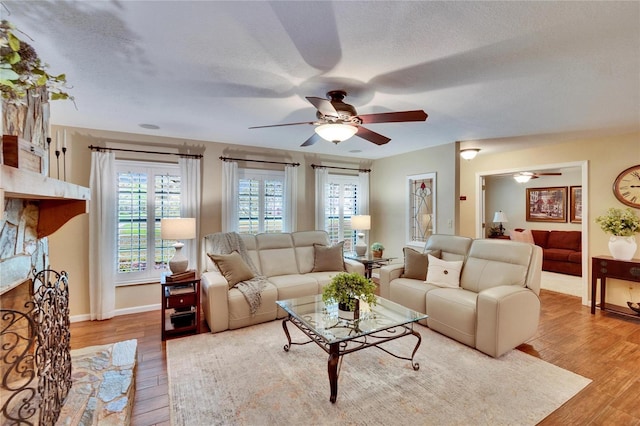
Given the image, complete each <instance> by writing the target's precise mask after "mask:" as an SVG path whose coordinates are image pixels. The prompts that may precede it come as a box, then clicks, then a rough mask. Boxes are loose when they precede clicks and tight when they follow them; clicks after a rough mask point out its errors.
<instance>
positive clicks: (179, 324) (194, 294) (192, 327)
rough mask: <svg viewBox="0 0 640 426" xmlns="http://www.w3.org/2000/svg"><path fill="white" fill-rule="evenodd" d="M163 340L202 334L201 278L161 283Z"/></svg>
mask: <svg viewBox="0 0 640 426" xmlns="http://www.w3.org/2000/svg"><path fill="white" fill-rule="evenodd" d="M161 286H162V310H161V311H162V340H166V339H167V337H170V336H178V335H185V334H189V333H195V334H197V333H200V278H193V279H187V280H184V281H173V282H167V283H161Z"/></svg>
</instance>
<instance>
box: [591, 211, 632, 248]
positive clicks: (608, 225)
mask: <svg viewBox="0 0 640 426" xmlns="http://www.w3.org/2000/svg"><path fill="white" fill-rule="evenodd" d="M596 223H597V224H598V225H600V228H601V229H602V230H603V231H604V232H605V233H607V234H610V235H611V237H610V238H609V251H610V252H611V256H613V257H614V258H615V259H619V260H631V259H632V258H633V255H634V254H635V252H636V250H637V248H638V245H637V243H636V239H635V235H636V234H637V233H638V232H640V218H638V216H636V215H635V213H634V212H633V211H632V210H631V209H630V208H626V209H616V208H610V209H609V210H607V213H606V214H604V215H602V216H598V217H596Z"/></svg>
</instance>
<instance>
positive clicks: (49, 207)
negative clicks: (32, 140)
mask: <svg viewBox="0 0 640 426" xmlns="http://www.w3.org/2000/svg"><path fill="white" fill-rule="evenodd" d="M0 168H1V173H0V202H2V205H3V206H4V199H5V198H20V199H27V200H33V201H38V202H39V205H40V217H39V220H38V228H37V232H38V238H44V237H46V236H48V235H51V234H52V233H54V232H55V231H57V230H58V229H59V228H60V227H61V226H62V225H64V224H65V223H66V222H68V221H69V220H70V219H71V218H73V217H75V216H77V215H79V214H83V213H87V212H88V211H89V200H90V198H91V193H90V191H89V188H86V187H84V186H79V185H75V184H72V183H68V182H63V181H61V180H58V179H53V178H50V177H47V176H43V175H41V174H39V173H35V172H31V171H25V170H20V169H17V168H15V167H10V166H6V165H0Z"/></svg>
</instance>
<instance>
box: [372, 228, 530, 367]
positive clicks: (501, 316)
mask: <svg viewBox="0 0 640 426" xmlns="http://www.w3.org/2000/svg"><path fill="white" fill-rule="evenodd" d="M428 251H432V252H434V253H435V254H438V255H439V256H437V257H439V258H441V259H442V260H445V261H463V266H462V270H461V273H460V279H459V282H460V286H459V287H456V288H449V287H441V286H438V285H435V284H433V283H430V282H429V276H428V275H427V276H426V279H416V278H406V277H403V273H404V266H405V265H404V264H393V265H387V266H384V267H382V268H381V269H380V296H382V297H384V298H386V299H390V300H392V301H394V302H397V303H400V304H401V305H404V306H406V307H408V308H411V309H413V310H415V311H418V312H423V313H426V314H427V315H429V318H428V319H427V320H426V324H425V325H427V326H428V327H429V328H431V329H432V330H435V331H437V332H439V333H441V334H444V335H446V336H449V337H451V338H453V339H455V340H457V341H459V342H461V343H464V344H465V345H468V346H471V347H474V348H476V349H478V350H480V351H482V352H484V353H486V354H488V355H491V356H493V357H499V356H500V355H502V354H504V353H505V352H508V351H509V350H511V349H513V348H515V347H516V346H518V345H520V344H522V343H524V342H526V341H527V340H529V339H530V338H531V337H533V336H534V335H535V333H536V330H537V328H538V322H539V318H540V299H539V297H538V295H539V293H540V278H541V271H542V249H541V248H540V247H538V246H535V245H533V244H527V243H520V242H514V241H508V240H500V239H478V240H473V239H471V238H466V237H460V236H453V235H432V236H431V237H430V238H429V240H428V241H427V244H426V246H425V252H428ZM425 281H426V282H425Z"/></svg>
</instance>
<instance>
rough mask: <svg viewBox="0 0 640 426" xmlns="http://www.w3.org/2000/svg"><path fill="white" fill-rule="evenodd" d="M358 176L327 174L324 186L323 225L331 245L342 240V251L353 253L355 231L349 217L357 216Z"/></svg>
mask: <svg viewBox="0 0 640 426" xmlns="http://www.w3.org/2000/svg"><path fill="white" fill-rule="evenodd" d="M358 181H359V178H358V176H343V175H332V174H329V176H328V179H327V184H326V186H325V194H324V198H325V206H324V210H325V211H324V219H325V221H324V223H325V230H326V231H327V232H328V233H329V240H330V241H331V244H335V243H337V242H340V241H342V240H344V251H345V252H348V251H353V250H354V246H355V244H356V231H354V230H353V229H351V216H353V215H356V214H358V213H359V212H358V186H359V185H358Z"/></svg>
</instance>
